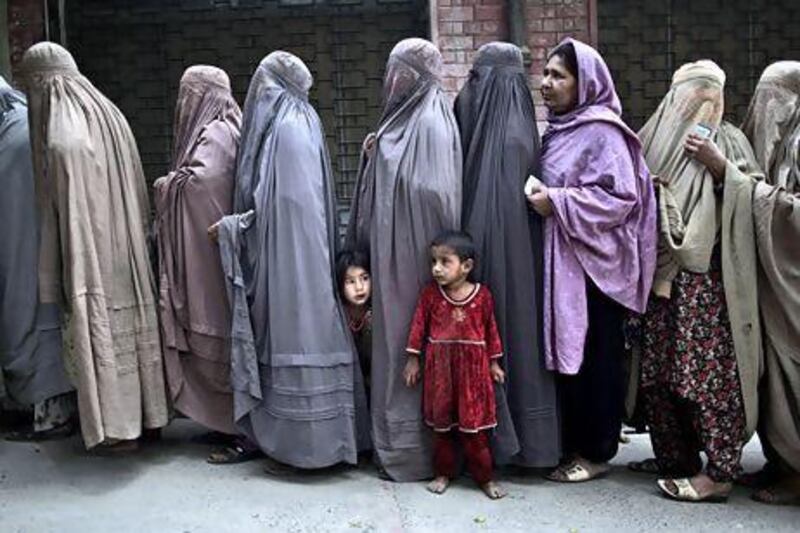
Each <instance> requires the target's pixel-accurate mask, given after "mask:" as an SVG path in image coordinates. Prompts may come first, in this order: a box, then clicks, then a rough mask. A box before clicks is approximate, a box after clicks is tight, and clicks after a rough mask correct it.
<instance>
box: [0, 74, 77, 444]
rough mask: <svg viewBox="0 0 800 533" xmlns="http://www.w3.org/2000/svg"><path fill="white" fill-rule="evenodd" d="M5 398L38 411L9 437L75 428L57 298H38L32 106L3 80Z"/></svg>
mask: <svg viewBox="0 0 800 533" xmlns="http://www.w3.org/2000/svg"><path fill="white" fill-rule="evenodd" d="M0 189H2V191H3V192H2V194H0V228H3V230H2V233H1V234H0V396H2V395H3V393H4V392H5V395H6V397H7V399H10V400H11V401H13V402H14V403H15V404H16V405H19V406H22V407H26V408H30V407H33V409H34V420H33V427H32V428H30V429H25V430H23V431H20V432H18V433H14V434H11V435H10V436H8V437H7V438H9V439H10V440H44V439H50V438H56V437H63V436H67V435H69V434H71V433H73V432H74V429H75V428H74V421H73V420H72V418H73V415H74V414H75V413H74V411H75V406H74V403H75V399H74V395H73V394H70V391H71V390H72V385H70V383H69V380H68V379H67V376H66V374H65V372H64V362H63V361H62V359H61V330H60V328H61V316H60V314H61V312H60V309H59V305H58V302H55V301H51V302H44V301H39V281H38V279H37V269H38V260H39V221H38V219H37V206H36V191H35V190H34V180H33V167H32V160H31V144H30V137H29V134H28V105H27V103H26V101H25V97H24V96H22V94H21V93H19V92H17V91H15V90H14V89H12V88H11V87H10V86H9V85H8V83H6V81H5V80H4V79H3V78H2V77H0Z"/></svg>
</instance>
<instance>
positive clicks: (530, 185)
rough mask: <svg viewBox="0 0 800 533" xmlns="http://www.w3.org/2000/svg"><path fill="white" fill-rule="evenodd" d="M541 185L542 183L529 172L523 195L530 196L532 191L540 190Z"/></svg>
mask: <svg viewBox="0 0 800 533" xmlns="http://www.w3.org/2000/svg"><path fill="white" fill-rule="evenodd" d="M543 185H544V183H542V181H541V180H540V179H539V178H537V177H536V176H534V175H533V174H531V175H530V176H528V180H527V181H526V182H525V196H530V195H532V194H533V193H535V192H537V191H539V190H541V188H542V186H543Z"/></svg>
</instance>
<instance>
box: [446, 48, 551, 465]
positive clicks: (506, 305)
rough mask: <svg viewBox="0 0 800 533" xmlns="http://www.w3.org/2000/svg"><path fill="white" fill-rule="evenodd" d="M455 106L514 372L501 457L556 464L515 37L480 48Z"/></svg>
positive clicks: (475, 220)
mask: <svg viewBox="0 0 800 533" xmlns="http://www.w3.org/2000/svg"><path fill="white" fill-rule="evenodd" d="M455 112H456V119H457V121H458V125H459V128H460V131H461V142H462V148H463V151H464V189H463V195H464V196H463V198H464V203H463V207H462V218H461V220H462V227H463V229H464V230H465V231H467V232H469V233H470V235H472V237H473V239H474V240H475V244H476V246H477V249H478V258H479V259H478V262H477V268H476V274H477V277H478V278H479V279H480V280H481V281H483V282H484V283H486V284H487V285H488V286H489V288H490V289H491V291H492V294H493V295H494V301H495V315H496V319H497V324H498V327H499V328H500V335H501V338H502V340H503V348H504V362H503V364H504V367H505V369H506V373H507V380H506V383H505V397H506V401H507V404H506V403H505V401H503V396H504V395H503V394H502V391H499V392H498V407H497V409H498V413H497V415H498V428H497V431H496V432H495V436H494V443H493V447H494V450H495V460H496V461H497V462H500V463H505V462H513V463H515V464H518V465H522V466H529V467H547V466H553V465H556V464H557V463H558V460H559V448H560V443H559V440H560V439H559V424H558V415H557V411H556V388H555V379H554V376H553V375H552V373H550V372H549V371H547V370H546V369H545V365H544V356H543V352H542V347H543V343H542V327H541V326H542V325H541V319H542V272H543V270H542V268H543V267H542V254H543V248H542V220H541V218H540V217H539V216H538V215H537V214H535V213H533V212H532V211H531V210H529V208H528V206H527V202H526V199H525V196H524V192H523V189H524V185H525V180H526V179H527V177H528V175H529V174H534V175H537V176H538V175H539V148H540V143H539V134H538V131H537V129H536V115H535V112H534V107H533V100H532V99H531V93H530V89H529V88H528V83H527V79H526V74H525V69H524V68H523V63H522V53H521V52H520V50H519V48H518V47H516V46H514V45H513V44H510V43H499V42H495V43H489V44H486V45H484V46H482V47H481V48H480V49H479V50H478V53H477V56H476V58H475V62H474V64H473V67H472V70H471V71H470V76H469V79H468V81H467V83H466V84H465V85H464V88H463V89H462V90H461V92H460V93H459V95H458V97H457V99H456V104H455ZM509 411H510V417H511V420H509V418H508V415H509ZM510 422H511V423H510Z"/></svg>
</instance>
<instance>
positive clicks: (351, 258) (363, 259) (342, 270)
mask: <svg viewBox="0 0 800 533" xmlns="http://www.w3.org/2000/svg"><path fill="white" fill-rule="evenodd" d="M350 267H361V268H363V269H364V270H366V271H367V273H369V254H367V253H366V252H363V251H361V250H342V251H341V252H339V253H338V254H336V282H337V283H338V284H339V292H341V291H342V289H343V288H344V278H345V276H346V275H347V269H348V268H350Z"/></svg>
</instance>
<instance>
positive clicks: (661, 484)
mask: <svg viewBox="0 0 800 533" xmlns="http://www.w3.org/2000/svg"><path fill="white" fill-rule="evenodd" d="M657 483H658V488H660V489H661V492H663V493H664V494H666V495H667V496H669V497H670V498H672V499H673V500H677V501H681V502H691V503H701V502H708V503H723V502H726V501H728V495H729V494H730V490H728V491H726V492H724V493H713V492H712V493H711V494H709V495H707V496H700V493H699V492H697V489H695V488H694V485H692V482H691V480H690V479H689V478H687V477H684V478H679V479H659V480H658V481H657ZM669 483H672V484H673V485H675V488H676V489H678V492H672V491H671V490H670V489H669Z"/></svg>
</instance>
